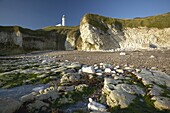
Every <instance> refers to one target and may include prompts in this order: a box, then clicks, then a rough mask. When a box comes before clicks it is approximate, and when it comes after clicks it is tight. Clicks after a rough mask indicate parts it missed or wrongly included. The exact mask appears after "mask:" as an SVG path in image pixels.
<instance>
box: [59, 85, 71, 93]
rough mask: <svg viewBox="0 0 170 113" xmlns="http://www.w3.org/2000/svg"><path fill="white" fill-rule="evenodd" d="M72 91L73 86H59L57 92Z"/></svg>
mask: <svg viewBox="0 0 170 113" xmlns="http://www.w3.org/2000/svg"><path fill="white" fill-rule="evenodd" d="M73 90H74V86H59V87H58V91H65V92H67V91H73Z"/></svg>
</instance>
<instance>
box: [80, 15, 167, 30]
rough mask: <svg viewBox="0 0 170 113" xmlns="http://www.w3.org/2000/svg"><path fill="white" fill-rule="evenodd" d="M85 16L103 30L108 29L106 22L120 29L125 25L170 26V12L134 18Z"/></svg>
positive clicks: (89, 21)
mask: <svg viewBox="0 0 170 113" xmlns="http://www.w3.org/2000/svg"><path fill="white" fill-rule="evenodd" d="M84 18H85V19H86V22H88V23H89V24H91V25H93V26H95V27H97V28H100V29H101V30H103V31H107V26H104V24H110V25H115V27H116V28H119V29H122V28H125V27H130V28H137V27H148V28H160V29H162V28H168V27H170V12H169V13H166V14H162V15H156V16H150V17H144V18H134V19H117V18H109V17H104V16H99V15H95V14H86V15H85V16H84ZM103 23H104V24H103ZM81 24H83V22H81Z"/></svg>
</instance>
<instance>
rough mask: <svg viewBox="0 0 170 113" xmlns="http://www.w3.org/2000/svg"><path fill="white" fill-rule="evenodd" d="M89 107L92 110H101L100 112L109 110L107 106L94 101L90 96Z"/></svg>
mask: <svg viewBox="0 0 170 113" xmlns="http://www.w3.org/2000/svg"><path fill="white" fill-rule="evenodd" d="M88 109H89V110H92V111H100V112H103V111H107V109H106V106H104V105H102V104H100V103H97V102H95V101H93V100H92V98H89V104H88Z"/></svg>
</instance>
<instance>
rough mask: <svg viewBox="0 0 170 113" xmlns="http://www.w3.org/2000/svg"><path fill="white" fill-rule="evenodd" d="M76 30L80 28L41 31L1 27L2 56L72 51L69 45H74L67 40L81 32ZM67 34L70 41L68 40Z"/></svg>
mask: <svg viewBox="0 0 170 113" xmlns="http://www.w3.org/2000/svg"><path fill="white" fill-rule="evenodd" d="M75 28H76V29H77V28H79V27H47V28H44V29H41V30H30V29H25V28H22V27H19V26H8V27H6V26H0V55H10V54H19V53H27V52H31V51H36V50H70V48H69V47H68V45H69V44H73V45H74V43H72V42H71V41H67V40H71V37H72V35H73V36H74V34H75V33H74V32H78V31H79V30H78V31H76V30H75ZM72 30H73V31H72ZM69 32H71V33H69ZM67 34H68V37H69V38H70V39H68V38H67ZM66 43H68V44H66ZM72 49H75V47H72Z"/></svg>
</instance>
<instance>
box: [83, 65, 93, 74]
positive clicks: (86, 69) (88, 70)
mask: <svg viewBox="0 0 170 113" xmlns="http://www.w3.org/2000/svg"><path fill="white" fill-rule="evenodd" d="M81 70H82V72H84V73H90V74H94V73H95V70H94V68H93V66H89V67H85V66H84V67H82V68H81Z"/></svg>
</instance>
